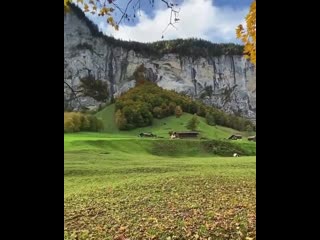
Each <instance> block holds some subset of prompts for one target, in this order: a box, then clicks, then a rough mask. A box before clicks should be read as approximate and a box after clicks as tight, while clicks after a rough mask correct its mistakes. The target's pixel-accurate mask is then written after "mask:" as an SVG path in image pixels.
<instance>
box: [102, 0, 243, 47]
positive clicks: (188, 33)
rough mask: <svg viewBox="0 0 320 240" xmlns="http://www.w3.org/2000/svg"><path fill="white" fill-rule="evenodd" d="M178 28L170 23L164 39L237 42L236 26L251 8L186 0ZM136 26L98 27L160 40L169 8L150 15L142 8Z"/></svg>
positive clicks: (142, 39) (132, 37)
mask: <svg viewBox="0 0 320 240" xmlns="http://www.w3.org/2000/svg"><path fill="white" fill-rule="evenodd" d="M180 9H181V10H180V14H179V19H181V20H180V22H179V23H178V24H176V25H175V26H176V27H177V30H176V29H174V28H173V27H172V26H169V27H168V29H167V30H166V32H165V33H164V39H176V38H190V37H196V38H202V39H206V40H210V41H212V42H238V41H237V40H236V37H235V28H236V27H237V26H238V25H239V24H240V23H243V21H244V17H245V16H246V14H247V12H248V8H246V9H232V8H228V7H216V6H214V5H212V1H211V0H185V1H184V2H183V4H182V5H181V6H180ZM137 17H138V23H137V24H136V25H135V26H128V25H122V26H120V30H119V31H115V30H114V29H113V28H112V27H111V26H109V25H107V24H105V23H101V22H100V23H99V27H100V29H101V30H103V32H104V33H106V34H107V35H112V36H114V37H115V38H118V39H123V40H132V41H139V42H153V41H159V40H161V36H162V32H163V30H164V29H165V28H166V26H167V25H168V23H169V18H170V10H169V9H163V8H161V9H157V10H155V17H154V18H152V19H151V18H150V17H149V16H148V15H147V14H146V13H144V12H142V11H141V14H140V15H139V16H137Z"/></svg>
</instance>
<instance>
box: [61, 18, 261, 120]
mask: <svg viewBox="0 0 320 240" xmlns="http://www.w3.org/2000/svg"><path fill="white" fill-rule="evenodd" d="M141 64H144V67H145V71H146V72H145V74H146V75H147V76H148V78H149V79H150V80H151V81H153V82H155V83H157V84H158V85H159V86H161V87H163V88H165V89H174V90H176V91H177V92H184V93H187V94H188V95H190V96H192V97H194V98H198V99H201V100H202V101H204V102H205V103H206V104H208V105H212V106H215V107H218V108H220V109H223V110H224V111H226V112H233V113H240V114H241V115H242V116H245V117H248V118H251V119H253V120H254V119H255V116H256V72H255V68H254V66H252V65H251V64H250V63H249V62H248V61H247V60H246V59H244V57H243V56H230V55H223V56H220V57H207V58H196V59H195V58H192V57H181V56H179V55H177V54H166V55H163V56H162V57H158V58H156V57H145V56H143V55H141V54H139V53H137V52H135V51H133V50H130V49H124V48H121V47H114V46H111V45H109V44H108V43H107V42H106V41H105V40H104V39H103V38H101V37H95V36H93V35H92V33H91V31H90V29H89V27H88V26H87V25H86V23H85V22H84V21H83V20H81V19H80V18H79V17H78V16H77V15H75V14H73V13H70V14H67V15H66V16H65V19H64V99H65V107H68V108H73V109H77V108H79V107H87V108H94V107H97V106H98V105H99V102H97V101H95V100H94V99H92V98H90V97H83V96H81V92H80V91H79V84H80V79H81V78H83V77H86V76H88V75H89V74H91V75H93V76H95V78H96V79H100V80H102V81H107V82H108V86H109V88H110V89H109V91H110V92H111V93H112V95H114V96H117V95H119V94H120V93H122V92H125V91H127V90H128V89H129V88H131V87H134V85H135V80H134V79H133V73H134V71H135V70H136V69H137V67H139V66H140V65H141Z"/></svg>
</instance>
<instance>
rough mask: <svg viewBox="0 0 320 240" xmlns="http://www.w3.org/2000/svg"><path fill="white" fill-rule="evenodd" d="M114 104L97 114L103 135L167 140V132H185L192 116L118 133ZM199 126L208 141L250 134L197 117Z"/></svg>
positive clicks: (156, 122) (186, 115)
mask: <svg viewBox="0 0 320 240" xmlns="http://www.w3.org/2000/svg"><path fill="white" fill-rule="evenodd" d="M114 109H115V106H114V104H111V105H109V106H107V107H106V108H104V109H103V110H101V111H100V112H98V113H97V114H96V116H97V117H99V118H101V119H102V121H103V123H104V131H103V132H104V133H110V134H112V135H113V134H114V135H116V134H120V135H125V136H137V135H138V134H139V133H141V132H152V133H154V134H156V135H157V136H159V137H164V138H169V134H168V132H169V131H186V130H187V128H186V127H185V125H186V123H187V121H188V120H189V119H190V118H191V117H192V116H193V115H192V114H189V113H183V115H182V116H181V117H180V118H176V117H175V116H170V117H166V118H163V119H154V120H153V125H152V126H149V127H143V128H137V129H133V130H128V131H119V130H118V128H117V126H116V124H115V121H114ZM199 120H200V124H199V127H198V130H199V132H200V134H201V137H204V138H210V139H224V138H227V137H229V136H230V135H231V134H241V135H242V136H249V135H251V134H250V133H247V132H240V131H237V130H234V129H232V128H227V127H222V126H210V125H208V124H207V123H206V120H205V118H203V117H199Z"/></svg>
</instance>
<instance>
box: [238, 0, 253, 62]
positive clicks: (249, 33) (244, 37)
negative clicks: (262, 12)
mask: <svg viewBox="0 0 320 240" xmlns="http://www.w3.org/2000/svg"><path fill="white" fill-rule="evenodd" d="M245 20H246V25H247V29H245V28H244V27H243V26H242V25H241V24H240V25H239V26H238V27H237V29H236V33H237V38H238V39H241V41H242V42H243V43H244V53H245V56H246V57H247V58H249V59H250V61H251V62H252V63H253V64H254V65H255V64H256V0H254V1H253V2H252V3H251V6H250V10H249V13H248V15H247V16H246V18H245Z"/></svg>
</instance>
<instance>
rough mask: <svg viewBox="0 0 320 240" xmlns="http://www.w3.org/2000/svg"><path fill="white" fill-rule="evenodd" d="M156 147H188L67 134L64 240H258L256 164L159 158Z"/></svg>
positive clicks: (130, 138) (249, 160)
mask: <svg viewBox="0 0 320 240" xmlns="http://www.w3.org/2000/svg"><path fill="white" fill-rule="evenodd" d="M158 142H170V143H179V145H181V146H183V145H184V144H180V143H183V141H182V140H181V141H169V140H150V139H145V140H144V139H137V137H135V136H125V135H121V134H120V135H119V134H106V133H104V134H94V133H90V134H88V133H80V134H65V153H64V190H65V191H64V229H65V230H64V235H65V236H64V239H110V240H111V239H123V238H121V237H125V238H130V239H171V240H173V239H239V240H240V239H246V237H248V238H255V236H256V233H255V199H256V197H255V173H256V170H255V165H256V160H255V157H240V158H231V157H212V156H207V155H206V154H203V153H201V152H197V153H196V152H195V154H196V155H194V156H184V157H173V156H157V155H153V154H151V153H150V149H152V146H153V144H154V143H158ZM184 142H188V143H190V144H191V143H193V142H196V141H184ZM197 142H200V141H199V140H198V141H197ZM185 146H186V145H185ZM185 149H190V146H186V147H185ZM190 155H191V154H190Z"/></svg>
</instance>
